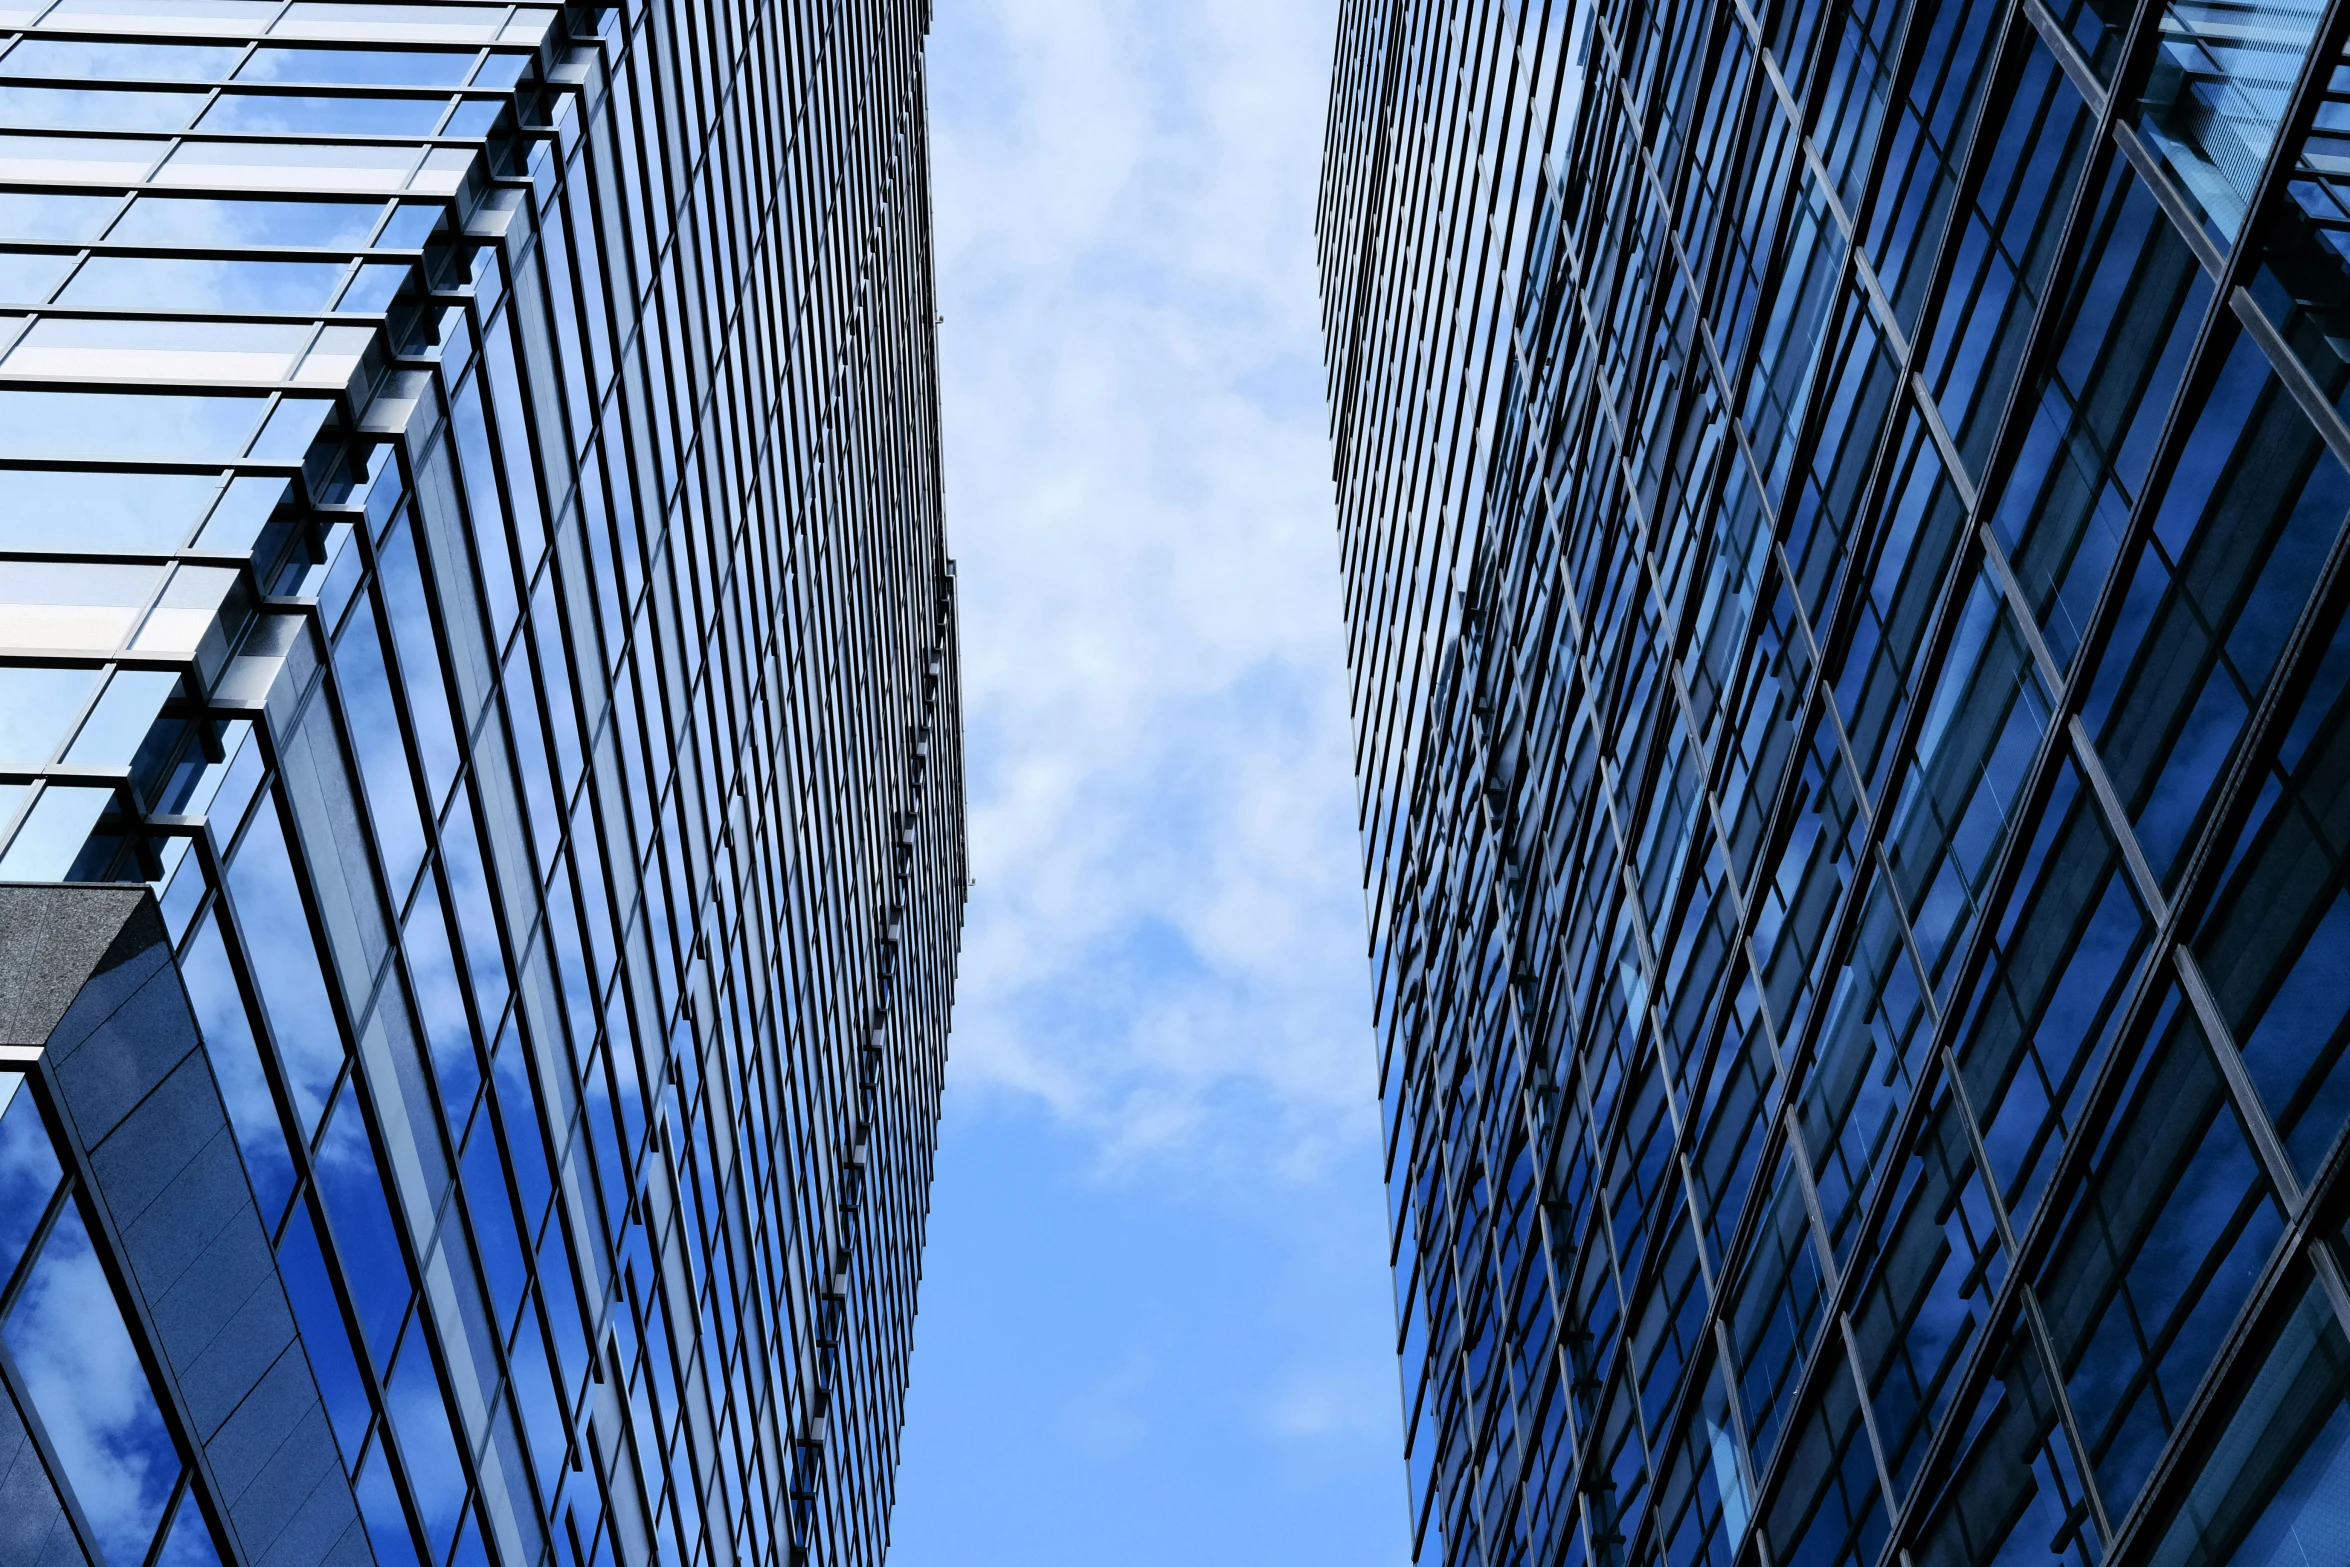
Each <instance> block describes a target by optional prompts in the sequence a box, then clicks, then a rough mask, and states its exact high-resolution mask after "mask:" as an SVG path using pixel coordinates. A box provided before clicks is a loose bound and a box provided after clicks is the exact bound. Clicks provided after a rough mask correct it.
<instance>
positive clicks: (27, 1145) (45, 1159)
mask: <svg viewBox="0 0 2350 1567" xmlns="http://www.w3.org/2000/svg"><path fill="white" fill-rule="evenodd" d="M23 1087H24V1078H23V1077H21V1076H20V1075H18V1074H17V1073H14V1072H0V1285H5V1284H6V1283H7V1282H8V1279H9V1278H10V1277H11V1276H12V1275H13V1274H14V1273H15V1272H16V1265H17V1263H18V1262H19V1261H21V1260H22V1259H23V1257H24V1249H25V1247H26V1246H27V1245H28V1244H29V1243H30V1242H31V1241H32V1238H33V1231H34V1230H36V1229H38V1228H39V1227H40V1223H41V1214H42V1212H43V1210H45V1209H46V1208H47V1207H48V1205H49V1194H50V1193H51V1192H53V1191H55V1190H56V1189H57V1178H58V1175H59V1173H60V1172H59V1170H58V1168H57V1153H56V1150H54V1149H53V1148H51V1147H50V1146H49V1133H48V1131H47V1130H46V1129H45V1128H44V1127H43V1126H42V1125H41V1111H40V1108H39V1106H37V1105H35V1104H34V1103H33V1096H32V1095H31V1094H29V1093H21V1092H19V1090H20V1089H22V1088H23Z"/></svg>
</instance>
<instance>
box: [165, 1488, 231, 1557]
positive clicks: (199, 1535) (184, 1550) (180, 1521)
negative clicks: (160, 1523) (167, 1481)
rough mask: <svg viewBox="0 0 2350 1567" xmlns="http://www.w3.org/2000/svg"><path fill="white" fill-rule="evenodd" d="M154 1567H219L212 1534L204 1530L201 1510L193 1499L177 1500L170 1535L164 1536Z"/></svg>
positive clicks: (218, 1555) (208, 1530)
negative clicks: (176, 1509) (177, 1508)
mask: <svg viewBox="0 0 2350 1567" xmlns="http://www.w3.org/2000/svg"><path fill="white" fill-rule="evenodd" d="M155 1567H220V1554H219V1552H218V1551H216V1550H214V1549H213V1545H212V1531H211V1530H210V1529H208V1528H206V1527H205V1525H204V1513H203V1510H202V1509H201V1508H199V1507H198V1506H197V1505H196V1502H195V1500H194V1498H193V1497H182V1498H181V1500H180V1505H179V1512H178V1513H177V1514H176V1515H175V1516H174V1517H173V1519H172V1523H171V1532H170V1533H168V1534H166V1535H165V1536H164V1538H163V1546H162V1549H161V1550H160V1551H158V1552H157V1554H156V1557H155Z"/></svg>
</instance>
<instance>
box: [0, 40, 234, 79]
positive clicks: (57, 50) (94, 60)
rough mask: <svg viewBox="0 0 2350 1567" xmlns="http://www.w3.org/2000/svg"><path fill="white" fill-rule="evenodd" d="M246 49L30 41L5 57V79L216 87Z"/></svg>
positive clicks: (0, 61)
mask: <svg viewBox="0 0 2350 1567" xmlns="http://www.w3.org/2000/svg"><path fill="white" fill-rule="evenodd" d="M244 52H245V51H244V47H243V46H242V45H240V44H189V43H168V44H133V43H112V42H101V41H95V40H85V39H79V38H27V39H25V40H24V41H23V42H21V43H19V44H18V45H17V46H16V47H15V48H13V49H11V50H9V51H8V53H7V55H6V56H4V57H0V76H69V77H72V76H78V77H87V78H89V79H91V80H93V81H130V82H135V81H150V82H213V81H219V80H220V79H221V78H222V77H224V76H226V75H227V74H228V72H229V71H230V69H231V68H233V67H234V66H235V65H236V63H237V56H239V55H240V54H243V53H244Z"/></svg>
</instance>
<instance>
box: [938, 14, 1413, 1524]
mask: <svg viewBox="0 0 2350 1567" xmlns="http://www.w3.org/2000/svg"><path fill="white" fill-rule="evenodd" d="M1334 29H1335V0H1304V3H1297V4H1283V3H1281V0H1186V3H1184V4H1182V5H1168V4H1165V3H1164V0H939V4H938V8H937V13H936V18H935V21H934V25H933V29H932V35H931V51H930V58H931V95H932V96H931V109H932V140H933V158H934V180H933V188H934V197H935V201H936V206H937V217H938V236H937V239H938V265H939V287H940V309H941V311H942V312H943V313H944V315H945V317H946V320H945V324H944V326H943V327H942V328H941V359H942V373H943V377H944V382H943V385H944V416H945V424H946V478H947V507H948V529H949V534H950V537H951V539H952V542H953V546H954V549H955V553H956V555H957V556H958V558H959V562H960V583H961V591H962V604H963V627H962V630H963V659H964V664H963V668H964V677H963V679H964V685H963V695H964V702H965V721H966V735H965V744H966V747H967V752H968V759H969V770H970V780H971V801H970V804H971V822H970V836H971V854H972V868H973V873H974V875H976V876H977V878H978V881H979V885H978V887H977V889H976V890H975V892H974V894H973V898H972V903H971V909H970V921H969V925H968V927H967V929H966V932H965V938H964V948H963V958H962V970H961V980H960V986H959V992H958V996H957V1001H956V1017H955V1031H954V1039H953V1045H952V1052H953V1054H952V1059H951V1062H950V1065H949V1069H948V1088H947V1111H946V1124H945V1128H944V1131H943V1134H942V1146H941V1149H940V1154H939V1163H938V1175H937V1184H936V1186H935V1187H934V1189H933V1194H932V1201H933V1208H932V1216H931V1227H930V1245H929V1251H928V1254H927V1257H926V1259H925V1274H924V1280H923V1285H922V1311H921V1318H920V1321H919V1322H918V1324H917V1326H916V1330H915V1349H914V1362H913V1391H912V1394H911V1397H910V1400H909V1404H908V1410H907V1427H906V1447H905V1459H904V1464H903V1467H902V1469H901V1471H900V1475H899V1491H898V1498H899V1500H898V1507H897V1512H896V1516H895V1518H894V1520H893V1525H892V1537H893V1543H892V1550H891V1561H892V1567H974V1564H980V1567H985V1564H994V1563H1007V1564H1019V1567H1052V1564H1058V1563H1064V1562H1067V1563H1078V1562H1083V1563H1086V1564H1088V1567H1095V1564H1099V1563H1103V1562H1116V1563H1120V1564H1122V1567H1152V1564H1157V1563H1162V1562H1163V1563H1178V1562H1180V1563H1183V1564H1186V1567H1194V1564H1197V1563H1200V1562H1203V1561H1216V1562H1219V1563H1238V1564H1248V1563H1255V1562H1265V1563H1274V1562H1278V1563H1282V1564H1284V1567H1314V1564H1319V1563H1332V1564H1338V1563H1344V1564H1346V1567H1389V1564H1399V1563H1402V1562H1403V1561H1404V1560H1405V1559H1406V1555H1407V1552H1406V1549H1405V1540H1404V1530H1405V1518H1404V1512H1405V1506H1404V1478H1403V1470H1402V1461H1401V1457H1400V1439H1399V1432H1398V1417H1397V1409H1396V1393H1395V1385H1396V1384H1395V1367H1394V1357H1393V1354H1392V1348H1391V1332H1392V1324H1393V1313H1394V1307H1393V1298H1392V1295H1391V1292H1390V1286H1389V1283H1388V1277H1387V1269H1386V1249H1385V1217H1384V1202H1383V1198H1382V1195H1381V1191H1380V1186H1379V1174H1378V1143H1377V1138H1378V1133H1377V1108H1376V1101H1375V1094H1374V1085H1373V1082H1372V1075H1373V1054H1372V1043H1371V1033H1370V1021H1369V1001H1368V993H1367V991H1368V987H1367V980H1366V977H1365V972H1364V964H1363V956H1362V954H1363V908H1362V895H1361V890H1360V879H1359V876H1358V874H1357V867H1358V863H1359V862H1358V858H1357V850H1356V844H1355V835H1354V825H1353V822H1354V805H1353V802H1354V792H1353V783H1352V775H1351V769H1350V751H1349V739H1348V730H1347V722H1346V710H1345V701H1346V698H1345V677H1344V670H1343V651H1344V650H1343V643H1342V640H1341V628H1340V597H1339V578H1338V560H1337V540H1336V534H1335V531H1334V525H1333V520H1332V514H1331V492H1330V480H1329V455H1328V447H1327V441H1326V437H1325V433H1324V432H1325V419H1324V412H1323V406H1322V392H1321V386H1322V382H1321V372H1320V363H1319V352H1320V349H1319V324H1318V316H1317V309H1316V303H1315V294H1314V274H1313V249H1312V245H1313V240H1312V223H1313V202H1314V191H1315V181H1316V176H1317V172H1318V166H1319V152H1320V139H1321V126H1322V114H1323V106H1324V100H1325V93H1326V82H1327V75H1328V69H1329V61H1330V52H1331V45H1332V41H1333V34H1334Z"/></svg>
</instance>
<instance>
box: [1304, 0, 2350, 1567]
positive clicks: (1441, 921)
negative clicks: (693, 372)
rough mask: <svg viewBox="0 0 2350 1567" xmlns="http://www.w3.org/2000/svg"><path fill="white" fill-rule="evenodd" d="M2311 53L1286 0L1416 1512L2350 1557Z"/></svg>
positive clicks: (2343, 673)
mask: <svg viewBox="0 0 2350 1567" xmlns="http://www.w3.org/2000/svg"><path fill="white" fill-rule="evenodd" d="M2346 40H2350V6H2345V5H2343V4H2340V3H2338V0H2336V3H2327V0H2248V3H2246V4H2243V5H2227V6H2220V5H2207V4H2202V3H2197V0H2143V3H2140V0H1846V3H1835V4H1831V3H1823V0H1690V3H1665V0H1588V3H1570V0H1493V3H1482V4H1480V3H1471V0H1419V3H1402V4H1387V3H1377V0H1349V3H1347V4H1346V5H1345V6H1344V7H1343V16H1342V21H1341V26H1340V35H1339V39H1338V48H1337V65H1336V72H1335V79H1334V85H1333V88H1332V98H1331V105H1330V113H1329V124H1328V141H1327V161H1326V166H1325V176H1324V186H1323V194H1322V201H1321V206H1320V211H1319V217H1318V238H1319V244H1320V258H1321V267H1322V282H1323V298H1324V305H1325V318H1324V319H1325V327H1326V341H1327V348H1328V369H1329V386H1330V395H1331V404H1332V410H1333V432H1334V438H1335V463H1336V473H1337V479H1338V493H1339V511H1340V532H1341V541H1342V547H1343V550H1344V567H1345V574H1346V591H1347V609H1348V623H1349V632H1350V664H1351V669H1352V677H1353V710H1354V713H1355V717H1356V733H1357V743H1358V751H1357V756H1358V765H1359V769H1360V783H1361V803H1362V831H1363V843H1364V846H1365V851H1364V858H1365V867H1366V886H1367V889H1368V905H1369V911H1370V920H1371V931H1370V953H1371V961H1372V966H1373V970H1374V975H1375V980H1374V983H1375V989H1376V994H1377V998H1378V1003H1377V1004H1378V1014H1379V1022H1380V1037H1381V1050H1382V1062H1381V1082H1382V1100H1383V1104H1384V1110H1385V1125H1386V1138H1387V1146H1386V1151H1387V1159H1388V1165H1387V1169H1388V1188H1389V1194H1390V1198H1391V1212H1392V1215H1393V1234H1394V1245H1395V1253H1394V1260H1395V1279H1396V1297H1397V1302H1398V1323H1399V1337H1398V1343H1399V1348H1400V1352H1401V1358H1402V1367H1403V1399H1404V1412H1405V1427H1406V1431H1407V1434H1408V1435H1407V1440H1408V1454H1409V1460H1408V1468H1409V1474H1410V1487H1411V1497H1412V1508H1413V1518H1414V1525H1415V1541H1416V1549H1417V1552H1418V1557H1419V1559H1420V1560H1421V1561H1423V1562H1429V1561H1448V1562H1453V1563H1461V1564H1466V1563H1482V1564H1489V1567H1498V1564H1503V1563H1507V1564H1512V1567H1519V1564H1523V1567H1553V1564H1577V1567H1581V1564H1586V1563H1594V1564H1595V1563H1611V1564H1612V1563H1618V1562H1636V1563H1652V1562H1664V1563H1671V1564H1674V1567H1689V1564H1693V1563H1698V1562H1710V1563H1725V1564H1726V1563H1732V1562H1736V1563H1749V1564H1756V1567H1792V1564H1798V1563H1800V1564H1805V1567H1810V1564H1831V1563H1849V1564H1855V1567H1874V1564H1879V1563H1893V1562H1899V1563H1903V1564H1905V1567H1958V1564H1972V1563H1990V1562H2026V1561H2034V1562H2046V1561H2049V1560H2051V1559H2054V1560H2058V1561H2064V1562H2070V1563H2076V1564H2083V1567H2086V1564H2089V1563H2105V1562H2128V1563H2148V1564H2162V1567H2189V1564H2198V1567H2199V1564H2215V1567H2216V1564H2220V1563H2227V1562H2240V1563H2246V1564H2260V1567H2266V1564H2269V1563H2284V1562H2292V1563H2301V1562H2308V1563H2320V1562H2340V1561H2345V1560H2350V1293H2346V1292H2345V1288H2344V1273H2345V1265H2346V1263H2350V1254H2346V1252H2345V1240H2346V1237H2345V1233H2344V1225H2345V1220H2346V1219H2350V1178H2346V1177H2345V1174H2344V1171H2345V1167H2346V1166H2350V1141H2346V1139H2345V1137H2344V1135H2343V1134H2344V1126H2345V1121H2346V1119H2350V1061H2346V1056H2350V693H2346V691H2345V685H2346V682H2350V625H2346V624H2345V620H2344V606H2345V602H2346V600H2350V575H2346V572H2345V564H2344V561H2345V555H2346V553H2350V537H2346V535H2345V532H2344V521H2345V517H2346V516H2350V420H2346V415H2350V327H2346V325H2345V323H2346V322H2350V316H2346V315H2345V314H2344V312H2345V310H2346V309H2350V260H2346V258H2350V161H2345V157H2344V154H2345V152H2346V151H2350V146H2346V144H2345V143H2344V142H2343V140H2342V138H2343V136H2344V135H2345V133H2346V128H2350V54H2346V53H2345V44H2346Z"/></svg>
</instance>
